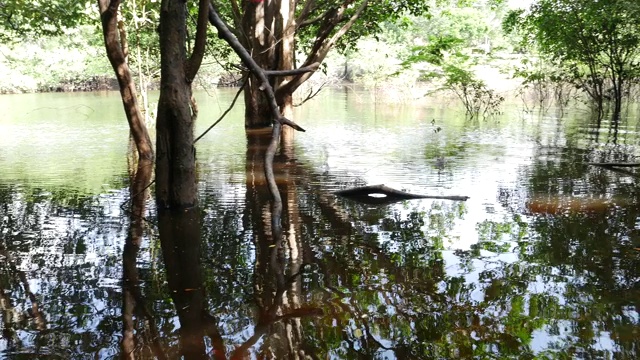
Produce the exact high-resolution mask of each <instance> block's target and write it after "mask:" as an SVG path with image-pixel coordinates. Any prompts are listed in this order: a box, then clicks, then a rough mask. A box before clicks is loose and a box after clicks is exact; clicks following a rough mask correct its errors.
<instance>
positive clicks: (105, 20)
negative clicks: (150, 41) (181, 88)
mask: <svg viewBox="0 0 640 360" xmlns="http://www.w3.org/2000/svg"><path fill="white" fill-rule="evenodd" d="M119 6H120V1H119V0H115V1H114V0H112V1H109V0H98V7H99V10H100V21H101V22H102V33H103V36H104V44H105V48H106V50H107V57H108V58H109V62H110V63H111V66H112V67H113V70H114V71H115V74H116V78H117V79H118V86H119V88H120V97H121V98H122V105H123V106H124V111H125V113H126V116H127V121H128V122H129V129H130V130H131V136H132V137H133V140H134V142H135V144H136V149H137V150H138V156H139V158H140V159H147V160H151V159H153V147H152V145H151V139H150V138H149V133H148V132H147V127H146V126H145V124H144V116H142V112H141V111H140V106H139V104H138V99H137V97H138V95H137V91H136V86H135V83H134V82H133V77H132V76H131V69H129V65H128V63H127V54H126V48H127V44H126V36H125V34H126V32H124V31H122V36H119V34H118V15H117V14H118V8H119Z"/></svg>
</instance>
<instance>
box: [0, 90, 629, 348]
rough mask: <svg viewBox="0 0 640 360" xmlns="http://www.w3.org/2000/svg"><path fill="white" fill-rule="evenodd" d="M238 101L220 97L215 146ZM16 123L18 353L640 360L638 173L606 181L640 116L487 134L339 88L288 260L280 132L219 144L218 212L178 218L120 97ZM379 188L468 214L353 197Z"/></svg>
mask: <svg viewBox="0 0 640 360" xmlns="http://www.w3.org/2000/svg"><path fill="white" fill-rule="evenodd" d="M233 93H234V90H218V91H216V92H215V93H212V94H209V95H207V94H204V93H203V94H199V95H200V96H199V103H200V114H201V116H200V119H199V120H198V122H199V125H198V131H199V132H200V131H203V130H204V129H205V128H206V127H207V126H208V125H209V124H210V123H211V122H213V121H214V120H215V119H216V118H217V116H218V114H220V113H221V112H222V110H223V109H224V108H225V107H226V104H228V102H229V101H230V99H231V97H232V96H233ZM0 105H1V106H2V108H3V109H5V114H4V116H3V117H1V118H0V310H2V312H0V316H1V317H2V323H1V324H0V328H2V336H1V337H0V358H15V359H23V358H60V359H71V358H74V359H75V358H101V359H102V358H114V357H119V356H121V355H122V353H126V352H131V353H132V354H134V355H135V357H138V358H152V357H154V356H156V357H158V358H163V357H164V358H176V357H178V356H179V354H180V353H181V351H182V352H183V353H184V354H186V355H188V357H193V358H214V357H215V358H222V357H229V358H233V357H236V358H243V357H244V358H277V359H285V358H304V356H308V357H309V358H311V359H324V358H332V359H355V358H363V359H375V358H377V359H393V358H398V359H443V358H476V359H478V358H492V359H495V358H500V359H502V358H514V359H522V358H525V359H526V358H584V359H602V358H612V359H613V358H615V359H634V358H637V357H638V355H639V354H638V352H639V351H640V348H639V346H640V340H639V339H640V324H639V323H640V317H639V313H638V305H640V251H638V249H637V248H638V247H640V211H639V210H638V206H637V205H636V204H637V203H638V202H637V201H638V197H639V192H638V190H637V189H638V186H637V180H636V179H637V177H636V176H635V174H634V173H633V169H630V171H631V174H628V173H622V172H613V171H610V170H606V169H603V168H599V167H594V166H590V165H587V164H586V163H587V162H589V161H598V162H600V161H634V159H635V156H636V155H638V154H639V151H638V143H639V139H640V138H639V137H638V121H637V118H638V116H633V117H630V118H629V119H625V120H624V121H623V122H622V123H621V124H620V126H619V127H618V128H610V127H609V125H610V124H608V123H606V122H605V123H603V124H601V126H600V127H597V126H596V125H594V123H593V122H591V121H589V120H588V118H589V116H588V114H587V113H586V112H585V111H581V110H573V111H568V112H566V115H564V116H563V117H558V116H553V115H539V114H527V113H523V112H522V111H520V110H519V109H520V106H518V105H517V104H514V105H511V106H506V107H505V108H504V113H503V114H501V115H499V116H496V117H495V118H491V119H487V120H468V119H465V117H464V113H463V112H462V111H461V110H460V109H457V108H452V107H441V106H440V105H439V104H432V105H431V106H429V105H424V106H390V105H381V104H377V105H376V104H373V103H372V102H371V101H370V98H369V96H368V95H367V93H364V92H354V91H352V90H343V89H336V90H331V91H326V92H324V93H322V94H321V96H320V97H319V98H317V99H315V100H314V101H312V102H310V103H308V104H306V105H305V106H304V107H301V108H298V109H297V113H296V119H297V120H298V121H299V123H300V124H301V125H303V126H304V127H305V128H306V129H307V132H306V133H298V134H296V136H295V140H294V141H293V142H292V144H291V146H287V147H285V148H283V150H282V152H281V153H280V154H279V155H278V157H277V159H276V178H277V181H278V184H279V187H280V192H281V194H282V197H283V200H284V210H283V214H282V224H283V230H284V232H283V236H282V238H281V239H280V241H276V242H274V238H273V234H272V229H271V207H270V202H269V200H270V196H269V193H268V191H267V189H266V187H265V186H264V180H263V177H262V164H261V159H262V151H263V150H264V144H265V141H266V138H265V137H264V136H262V135H261V134H259V133H256V134H251V135H250V136H248V137H247V136H246V135H245V132H244V129H243V127H242V119H241V114H242V110H241V109H240V108H238V109H236V110H234V111H233V112H232V114H231V115H232V116H231V117H230V118H228V119H226V120H224V121H223V122H222V123H221V124H220V125H218V126H217V127H216V128H214V130H213V131H212V132H211V133H210V134H209V135H207V137H205V138H203V139H202V140H201V141H200V142H199V143H198V144H197V155H198V160H199V165H198V166H199V179H200V203H201V204H200V205H201V206H200V209H199V212H195V213H189V212H187V213H184V214H181V215H179V216H173V217H171V216H170V217H167V216H160V217H158V215H157V214H156V211H155V209H154V207H153V201H152V200H151V199H152V196H151V197H142V196H137V197H135V198H134V199H135V200H139V201H134V203H136V204H137V206H140V205H141V204H145V205H146V210H145V215H146V221H133V222H132V221H131V220H130V216H129V215H130V213H129V212H128V209H129V208H130V205H131V202H130V201H129V198H130V193H133V194H138V193H139V190H140V187H138V188H137V189H136V188H135V187H134V188H133V189H129V186H130V184H132V182H131V179H132V177H131V176H132V175H133V173H134V171H133V166H132V165H131V164H129V163H128V161H127V148H128V142H127V141H128V140H127V135H128V130H127V125H126V122H125V121H124V118H123V115H122V110H121V108H120V106H121V104H120V101H119V99H118V97H117V94H113V93H112V94H98V93H96V94H37V95H19V96H13V95H7V96H2V97H0ZM632 118H634V119H632ZM141 174H142V175H141ZM145 176H150V174H148V173H147V174H145V173H138V179H140V178H144V177H145ZM142 181H143V182H144V179H143V180H142ZM381 183H384V184H386V185H387V186H390V187H393V188H395V189H401V190H406V191H409V192H412V193H416V194H424V195H465V196H470V199H469V200H468V201H465V202H461V201H449V200H433V199H420V200H410V201H404V202H398V203H394V204H390V205H365V204H361V203H358V202H354V201H351V200H348V199H345V198H341V197H338V196H336V195H335V194H334V192H335V191H337V190H341V189H346V188H350V187H354V186H360V185H373V184H381ZM134 185H135V183H134ZM140 200H144V201H143V202H142V203H141V202H140ZM134 210H135V209H134ZM134 220H135V217H134ZM194 225H195V226H194ZM159 233H162V234H172V236H168V237H167V236H164V235H163V236H159ZM139 234H141V237H139V236H138V235H139ZM197 238H199V239H200V243H199V244H198V242H197V241H196V242H195V243H194V242H193V239H197ZM123 339H124V341H123ZM181 349H182V350H181Z"/></svg>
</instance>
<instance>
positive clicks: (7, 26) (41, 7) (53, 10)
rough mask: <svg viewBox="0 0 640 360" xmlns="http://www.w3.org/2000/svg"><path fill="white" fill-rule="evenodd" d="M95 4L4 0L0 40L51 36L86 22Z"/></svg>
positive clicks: (72, 0) (64, 0)
mask: <svg viewBox="0 0 640 360" xmlns="http://www.w3.org/2000/svg"><path fill="white" fill-rule="evenodd" d="M93 3H94V2H93V1H86V0H85V1H82V0H81V1H77V0H47V1H43V0H32V1H20V0H3V1H0V38H2V39H3V40H7V39H10V38H12V37H16V36H18V37H19V36H26V35H35V36H52V35H59V34H61V32H62V30H63V29H65V28H72V27H75V26H77V25H78V24H80V23H83V22H86V21H87V20H88V19H89V18H90V17H89V16H88V14H90V13H92V11H93V10H92V7H91V6H92V5H93Z"/></svg>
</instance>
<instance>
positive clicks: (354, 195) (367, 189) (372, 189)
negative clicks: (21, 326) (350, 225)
mask: <svg viewBox="0 0 640 360" xmlns="http://www.w3.org/2000/svg"><path fill="white" fill-rule="evenodd" d="M335 194H336V195H339V196H342V197H346V198H349V199H352V200H355V201H358V202H361V203H365V204H376V205H380V204H391V203H394V202H397V201H402V200H412V199H442V200H453V201H466V200H467V199H469V197H468V196H455V195H454V196H441V195H420V194H411V193H408V192H404V191H400V190H396V189H392V188H390V187H388V186H385V185H384V184H380V185H369V186H362V187H357V188H353V189H346V190H340V191H336V192H335Z"/></svg>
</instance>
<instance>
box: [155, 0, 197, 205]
mask: <svg viewBox="0 0 640 360" xmlns="http://www.w3.org/2000/svg"><path fill="white" fill-rule="evenodd" d="M186 16H187V9H186V7H185V5H184V3H183V2H180V1H163V2H162V11H161V13H160V52H161V78H160V99H159V101H158V118H157V124H156V151H157V156H156V201H157V204H158V209H159V210H161V209H168V208H170V209H181V208H188V207H191V206H195V205H196V202H197V191H196V190H197V186H196V167H195V156H196V155H195V148H194V147H193V139H194V138H193V125H194V119H193V117H192V113H191V107H190V101H191V83H190V82H188V81H187V78H188V77H187V73H186V71H187V67H186V66H185V64H186V61H187V55H186V46H185V42H186Z"/></svg>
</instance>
